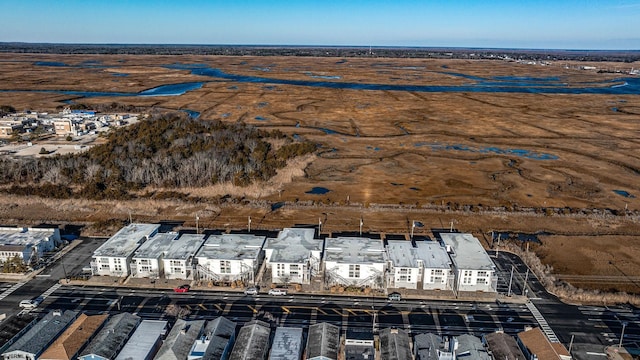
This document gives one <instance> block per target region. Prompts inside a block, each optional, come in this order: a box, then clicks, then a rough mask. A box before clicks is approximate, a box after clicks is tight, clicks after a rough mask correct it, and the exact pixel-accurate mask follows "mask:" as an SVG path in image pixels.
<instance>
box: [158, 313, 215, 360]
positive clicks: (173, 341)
mask: <svg viewBox="0 0 640 360" xmlns="http://www.w3.org/2000/svg"><path fill="white" fill-rule="evenodd" d="M204 323H205V321H204V320H194V321H186V320H183V319H178V320H176V323H175V324H174V325H173V328H171V331H170V332H169V335H167V337H166V338H165V339H164V341H163V342H162V346H161V347H160V350H158V353H157V354H156V356H155V357H154V359H156V360H174V359H186V358H187V355H189V351H190V350H191V347H192V345H193V343H194V342H195V341H196V339H198V338H199V337H200V335H201V334H202V332H203V330H204Z"/></svg>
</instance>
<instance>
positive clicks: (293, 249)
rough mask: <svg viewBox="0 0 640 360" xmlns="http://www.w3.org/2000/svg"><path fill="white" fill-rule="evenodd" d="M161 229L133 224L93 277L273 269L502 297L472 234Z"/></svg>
mask: <svg viewBox="0 0 640 360" xmlns="http://www.w3.org/2000/svg"><path fill="white" fill-rule="evenodd" d="M159 227H160V225H156V224H130V225H128V226H126V227H124V228H123V229H121V230H120V231H118V233H116V234H115V235H114V236H113V237H111V238H110V239H109V240H107V241H106V242H105V243H104V244H103V245H102V246H100V247H99V248H98V249H97V250H96V251H95V252H94V254H93V261H92V270H93V274H94V275H109V276H118V277H126V276H132V277H142V278H160V277H163V278H166V279H185V280H192V279H200V280H207V281H222V282H227V283H229V282H233V281H241V282H243V283H245V284H252V283H256V282H257V280H258V279H257V278H256V277H257V274H258V272H259V270H260V268H261V266H263V264H264V265H265V266H266V268H267V270H268V271H266V274H270V276H271V278H270V280H271V283H274V284H309V283H310V282H311V280H312V279H313V278H316V279H317V278H318V277H322V278H321V279H322V280H324V282H325V284H326V285H327V286H333V285H340V286H355V287H371V288H377V289H382V288H406V289H419V290H455V291H487V292H493V291H495V286H496V277H495V274H494V271H495V269H494V265H493V262H492V261H491V259H490V258H489V256H488V255H487V253H486V251H485V250H484V248H483V247H482V245H481V244H480V242H479V240H478V239H477V238H475V237H473V236H472V235H471V234H462V233H441V234H439V240H438V241H401V240H389V241H386V245H385V242H384V241H382V240H380V239H370V238H364V237H343V236H337V237H335V238H333V237H328V238H325V239H319V238H316V237H315V229H312V228H285V229H283V230H282V231H280V232H279V233H278V235H277V237H274V238H271V237H267V236H259V235H252V234H217V235H209V236H206V235H202V234H182V235H181V236H180V235H179V234H177V233H159V232H158V230H159Z"/></svg>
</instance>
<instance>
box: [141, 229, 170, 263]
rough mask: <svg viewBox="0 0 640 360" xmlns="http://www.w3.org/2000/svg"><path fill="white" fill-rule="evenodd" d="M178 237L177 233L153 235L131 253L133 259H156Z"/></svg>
mask: <svg viewBox="0 0 640 360" xmlns="http://www.w3.org/2000/svg"><path fill="white" fill-rule="evenodd" d="M177 237H178V234H177V233H160V234H155V235H153V236H152V237H151V238H150V239H149V240H147V241H146V242H145V243H144V244H142V245H140V247H139V248H138V250H136V251H135V252H134V253H133V258H134V259H158V258H159V257H160V256H161V255H162V254H164V253H166V252H167V251H168V250H169V248H170V247H171V242H173V241H174V240H175V239H176V238H177Z"/></svg>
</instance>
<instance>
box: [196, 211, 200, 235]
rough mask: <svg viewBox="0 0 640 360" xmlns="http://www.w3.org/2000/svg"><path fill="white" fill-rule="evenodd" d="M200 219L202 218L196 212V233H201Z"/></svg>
mask: <svg viewBox="0 0 640 360" xmlns="http://www.w3.org/2000/svg"><path fill="white" fill-rule="evenodd" d="M198 220H200V216H198V213H196V234H199V233H200V230H199V228H198Z"/></svg>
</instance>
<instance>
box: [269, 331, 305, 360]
mask: <svg viewBox="0 0 640 360" xmlns="http://www.w3.org/2000/svg"><path fill="white" fill-rule="evenodd" d="M301 356H302V328H294V327H279V328H276V334H275V336H274V337H273V343H272V344H271V355H270V356H269V358H270V359H274V360H275V359H277V360H299V359H300V357H301Z"/></svg>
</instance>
